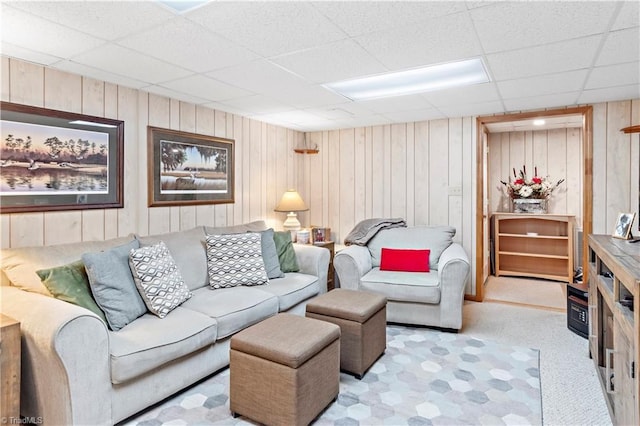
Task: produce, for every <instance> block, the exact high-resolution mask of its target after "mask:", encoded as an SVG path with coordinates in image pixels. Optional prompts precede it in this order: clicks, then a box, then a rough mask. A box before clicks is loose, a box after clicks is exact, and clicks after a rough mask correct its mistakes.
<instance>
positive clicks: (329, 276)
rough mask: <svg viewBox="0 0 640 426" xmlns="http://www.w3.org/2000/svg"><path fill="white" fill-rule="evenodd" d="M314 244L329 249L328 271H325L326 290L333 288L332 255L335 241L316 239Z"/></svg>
mask: <svg viewBox="0 0 640 426" xmlns="http://www.w3.org/2000/svg"><path fill="white" fill-rule="evenodd" d="M313 245H314V246H317V247H324V248H326V249H328V250H329V271H328V272H327V291H331V290H333V289H334V288H335V286H336V285H335V271H334V270H333V256H334V255H335V243H334V242H333V241H317V242H315V243H313Z"/></svg>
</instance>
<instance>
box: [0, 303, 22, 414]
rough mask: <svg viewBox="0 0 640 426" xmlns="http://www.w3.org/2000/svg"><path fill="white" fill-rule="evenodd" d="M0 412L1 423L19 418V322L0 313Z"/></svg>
mask: <svg viewBox="0 0 640 426" xmlns="http://www.w3.org/2000/svg"><path fill="white" fill-rule="evenodd" d="M0 378H1V380H2V385H1V386H0V389H2V390H1V391H0V393H1V394H2V398H1V399H0V413H2V414H1V416H2V418H1V419H0V420H1V421H2V423H9V424H12V423H13V422H17V421H19V420H20V323H19V322H18V321H16V320H14V319H13V318H11V317H8V316H6V315H2V314H0Z"/></svg>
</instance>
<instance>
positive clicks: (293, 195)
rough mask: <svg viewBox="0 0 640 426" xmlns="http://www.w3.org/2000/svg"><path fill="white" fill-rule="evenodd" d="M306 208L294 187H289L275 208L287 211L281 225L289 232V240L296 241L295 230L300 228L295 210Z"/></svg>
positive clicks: (278, 210)
mask: <svg viewBox="0 0 640 426" xmlns="http://www.w3.org/2000/svg"><path fill="white" fill-rule="evenodd" d="M306 210H309V208H308V207H307V205H306V204H305V203H304V201H302V197H301V196H300V194H298V191H296V190H295V189H289V190H288V191H287V192H285V193H284V195H283V196H282V199H281V200H280V203H278V205H277V206H276V208H275V211H277V212H286V213H287V220H285V221H284V223H283V224H282V227H283V228H284V229H285V230H287V231H289V232H291V241H296V232H297V231H299V230H300V221H299V220H298V215H297V214H296V212H302V211H306Z"/></svg>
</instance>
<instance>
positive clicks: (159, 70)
mask: <svg viewBox="0 0 640 426" xmlns="http://www.w3.org/2000/svg"><path fill="white" fill-rule="evenodd" d="M72 60H73V61H74V62H78V63H81V64H85V65H91V66H93V67H95V68H101V69H103V70H105V71H107V72H111V73H114V74H119V75H127V76H129V77H131V78H134V79H137V80H142V81H147V82H149V83H151V84H157V83H160V82H163V81H168V80H174V79H176V78H181V77H185V76H187V75H189V74H190V72H189V71H187V70H185V69H184V68H179V67H176V66H175V65H171V64H167V63H166V62H162V61H160V60H158V59H155V58H152V57H150V56H146V55H142V54H140V53H139V52H134V51H133V50H129V49H125V48H124V47H120V46H116V45H113V44H110V45H105V46H101V47H100V48H97V49H93V50H91V51H90V52H86V53H83V54H81V55H78V56H75V57H74V58H72Z"/></svg>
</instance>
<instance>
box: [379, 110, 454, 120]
mask: <svg viewBox="0 0 640 426" xmlns="http://www.w3.org/2000/svg"><path fill="white" fill-rule="evenodd" d="M383 115H384V116H385V117H388V118H389V119H390V120H391V121H393V122H412V121H426V120H437V119H440V118H446V117H445V115H444V114H442V112H440V111H438V110H437V109H433V108H428V109H417V110H413V111H402V112H385V113H384V114H383Z"/></svg>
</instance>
